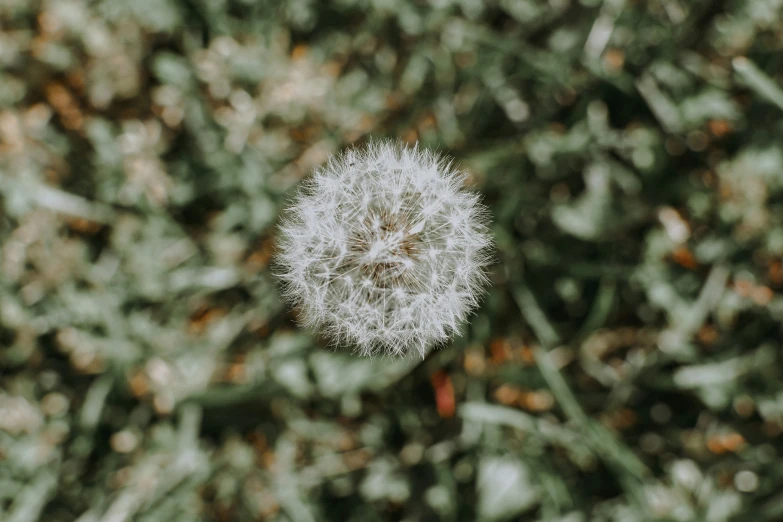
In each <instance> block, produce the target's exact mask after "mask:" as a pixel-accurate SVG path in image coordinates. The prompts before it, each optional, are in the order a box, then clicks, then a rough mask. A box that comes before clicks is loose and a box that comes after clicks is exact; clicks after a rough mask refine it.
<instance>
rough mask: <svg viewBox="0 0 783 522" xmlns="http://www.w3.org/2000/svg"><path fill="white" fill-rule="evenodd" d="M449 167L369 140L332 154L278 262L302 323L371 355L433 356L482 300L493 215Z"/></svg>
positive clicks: (302, 195)
mask: <svg viewBox="0 0 783 522" xmlns="http://www.w3.org/2000/svg"><path fill="white" fill-rule="evenodd" d="M464 179H465V176H464V174H463V173H461V172H460V171H459V170H457V169H456V168H454V166H453V165H452V163H451V162H449V161H448V160H446V159H443V158H442V157H441V156H439V155H437V154H434V153H432V152H429V151H426V150H422V149H420V148H419V147H418V146H413V147H406V146H402V145H398V144H394V143H389V142H375V143H371V144H370V145H368V146H367V147H366V148H364V149H351V150H348V151H346V152H344V153H343V154H342V155H339V156H336V157H333V158H332V159H330V161H329V163H328V164H327V165H326V166H325V167H323V168H321V169H319V170H317V171H316V172H315V173H314V174H313V176H312V177H311V178H310V179H309V180H307V181H305V182H303V185H302V188H301V190H300V191H299V193H298V194H297V196H296V198H295V200H294V201H293V203H292V205H291V206H290V207H289V208H288V209H287V210H286V212H285V215H284V219H283V222H282V224H281V228H280V234H279V251H278V254H277V256H276V262H277V265H278V267H279V268H278V275H279V277H280V278H281V280H282V282H283V286H284V291H283V296H284V297H285V298H286V299H287V300H288V301H289V302H290V303H291V304H293V305H294V306H297V307H298V308H299V310H300V318H301V321H302V322H303V323H304V324H305V325H306V326H309V327H312V328H315V329H319V330H322V331H324V332H325V333H326V334H327V335H328V336H329V337H331V338H332V340H333V341H334V342H336V343H347V344H351V345H353V346H355V347H356V348H357V349H358V351H359V352H360V353H362V354H364V355H376V354H382V353H385V354H388V355H393V356H401V355H407V354H409V353H417V354H419V355H421V356H424V354H425V353H426V351H427V350H428V348H429V347H431V346H432V345H433V344H437V343H442V342H445V341H446V340H448V339H449V338H450V337H451V336H452V335H454V334H458V333H459V330H460V325H461V323H463V322H464V320H465V318H466V317H467V316H468V314H470V313H471V311H472V310H474V309H475V307H476V306H477V305H478V303H479V299H480V297H481V296H482V295H483V292H484V290H483V288H484V287H485V284H486V282H487V276H486V266H487V264H488V262H489V257H490V250H491V247H492V240H491V236H490V235H489V233H488V228H487V221H488V217H487V212H486V209H485V207H484V206H483V205H482V204H481V203H480V201H479V196H478V195H476V194H474V193H472V192H469V191H467V190H465V189H464V187H463V183H464Z"/></svg>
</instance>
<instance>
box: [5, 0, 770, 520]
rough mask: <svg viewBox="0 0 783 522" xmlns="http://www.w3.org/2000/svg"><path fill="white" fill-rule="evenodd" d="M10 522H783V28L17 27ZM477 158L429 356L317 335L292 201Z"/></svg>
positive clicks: (262, 13) (459, 16)
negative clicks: (351, 149)
mask: <svg viewBox="0 0 783 522" xmlns="http://www.w3.org/2000/svg"><path fill="white" fill-rule="evenodd" d="M0 27H1V29H0V520H2V521H4V522H5V521H10V522H35V521H37V520H42V521H46V522H66V521H68V522H70V521H73V520H79V521H80V522H97V521H113V522H119V521H149V522H157V521H162V520H166V521H174V522H176V521H182V522H186V521H187V522H191V521H212V520H214V521H252V520H276V521H294V522H301V521H308V520H313V521H316V520H318V521H320V520H340V521H362V522H365V521H367V522H372V521H381V520H407V521H429V520H443V521H469V520H487V521H489V520H493V521H500V520H531V521H542V522H555V521H560V522H586V521H588V520H590V521H607V522H609V521H612V522H620V521H623V522H630V521H648V520H673V521H683V522H684V521H708V522H723V521H726V522H729V521H744V520H759V521H770V522H771V521H773V520H780V519H781V518H782V517H783V497H781V495H780V491H781V488H783V475H781V472H780V470H781V457H780V453H781V452H783V443H781V434H783V385H781V382H783V381H782V380H781V376H782V375H783V355H781V354H782V352H781V348H782V346H781V334H782V333H783V331H782V330H781V324H782V323H783V294H782V293H781V292H783V145H781V143H780V138H779V136H780V135H781V132H783V124H782V122H783V118H782V116H783V113H782V112H781V110H782V109H783V70H781V64H780V59H779V58H778V57H779V56H780V53H781V51H782V50H783V49H782V48H781V47H782V45H783V44H781V40H780V38H779V34H780V32H781V30H783V2H781V1H780V0H753V1H752V2H750V1H744V0H692V1H689V2H686V1H684V0H651V1H645V2H631V1H628V0H550V1H548V2H543V1H542V2H537V1H532V0H529V1H528V0H525V1H522V0H508V1H507V0H487V1H480V0H429V1H424V0H421V1H419V0H395V1H391V0H334V1H328V2H327V1H324V2H317V1H313V0H297V1H288V2H273V1H269V0H262V1H250V0H219V1H206V0H166V1H151V0H145V1H135V0H134V1H125V0H102V1H94V2H88V1H85V0H4V1H2V2H0ZM372 136H381V137H393V138H400V139H403V140H406V141H416V140H418V141H419V142H420V143H422V145H424V146H427V147H432V148H437V149H440V150H443V151H446V152H448V153H449V154H450V155H452V156H454V157H456V158H457V159H458V160H459V162H460V163H461V165H462V166H463V167H464V168H465V169H467V170H468V172H469V173H470V178H471V182H472V183H473V184H474V185H475V186H476V188H477V189H478V190H480V191H482V193H483V194H484V195H485V202H486V203H487V204H488V205H489V206H490V207H491V209H492V212H493V215H494V224H493V232H494V234H495V237H496V240H497V244H498V253H497V258H498V259H497V263H496V265H495V266H494V267H493V275H492V278H493V287H492V290H491V292H490V295H489V296H488V297H487V299H486V300H485V302H484V305H483V307H482V308H481V310H480V312H479V313H478V314H477V315H476V316H475V317H473V318H472V321H471V324H470V325H469V327H468V328H467V333H466V335H465V336H464V337H462V338H459V339H457V340H456V341H454V343H453V344H451V345H449V346H445V347H443V348H442V349H441V350H438V351H434V352H432V353H431V354H430V356H428V357H427V358H426V359H425V360H424V361H415V360H402V361H392V360H385V359H377V360H366V359H357V358H355V357H352V356H350V355H349V354H348V353H345V352H344V351H343V350H342V349H341V347H328V346H325V344H324V342H323V340H321V339H318V338H315V337H313V336H312V335H310V334H308V333H307V332H301V331H298V330H297V329H296V327H295V321H294V320H293V318H294V315H293V314H294V313H295V312H290V311H287V310H285V309H284V307H283V306H282V305H281V303H280V301H279V299H278V288H277V285H276V283H275V280H274V276H273V273H272V272H273V269H272V268H271V267H270V259H271V256H272V254H273V252H274V241H275V223H276V220H277V216H278V213H279V211H280V210H281V208H282V207H283V206H284V205H285V204H286V201H287V199H288V197H289V195H290V194H291V191H292V189H293V188H294V187H295V186H296V185H297V184H298V183H299V181H300V180H301V179H302V178H304V177H305V176H307V175H308V173H309V172H311V170H312V169H313V168H314V167H316V166H318V165H321V164H322V163H323V162H324V161H326V159H327V158H328V157H329V155H330V154H332V153H335V152H337V151H339V150H342V149H343V148H344V147H346V146H349V145H351V144H355V143H361V142H364V141H366V140H367V139H369V138H370V137H372Z"/></svg>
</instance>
